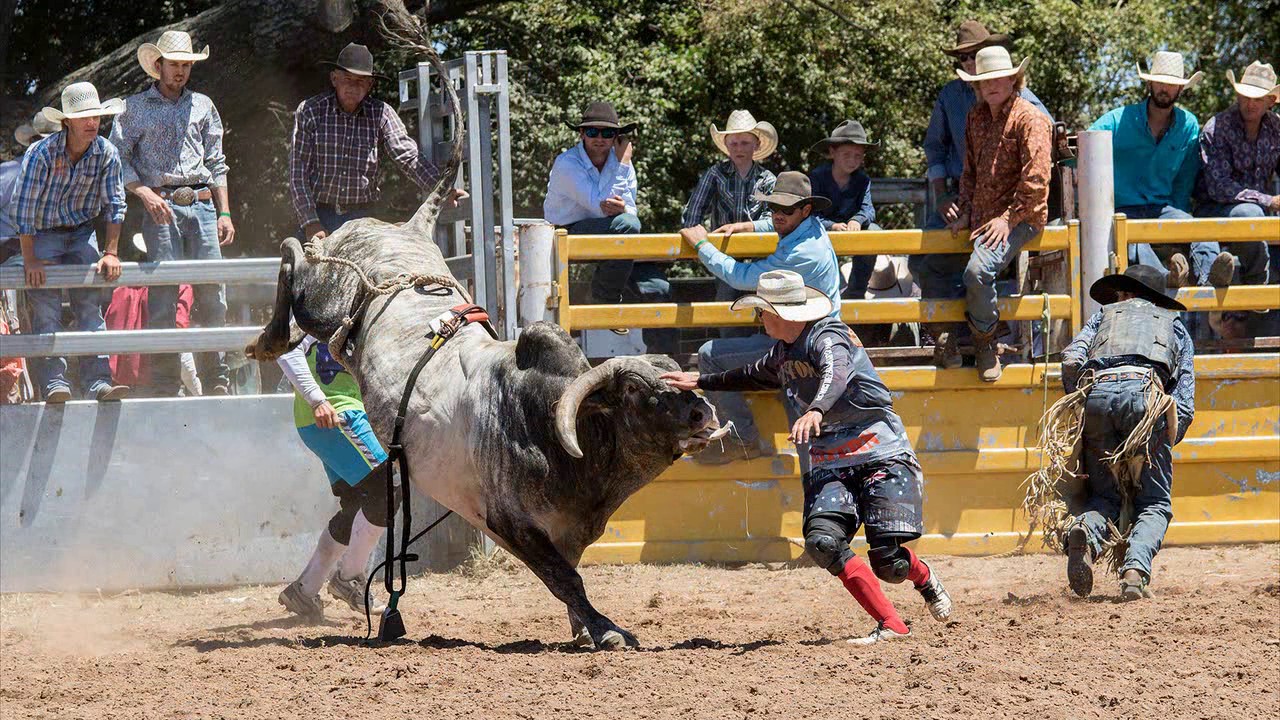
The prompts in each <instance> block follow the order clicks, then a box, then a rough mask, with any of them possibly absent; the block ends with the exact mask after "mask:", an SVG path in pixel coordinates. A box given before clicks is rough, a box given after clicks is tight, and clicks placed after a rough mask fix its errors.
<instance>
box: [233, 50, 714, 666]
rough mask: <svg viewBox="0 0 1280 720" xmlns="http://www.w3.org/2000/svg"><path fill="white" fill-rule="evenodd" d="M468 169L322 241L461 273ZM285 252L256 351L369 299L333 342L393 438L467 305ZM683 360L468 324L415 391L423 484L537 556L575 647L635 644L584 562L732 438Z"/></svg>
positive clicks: (447, 292)
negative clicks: (444, 228) (597, 353)
mask: <svg viewBox="0 0 1280 720" xmlns="http://www.w3.org/2000/svg"><path fill="white" fill-rule="evenodd" d="M429 57H430V56H429ZM441 74H442V75H444V76H446V77H447V75H446V74H444V73H441ZM455 102H456V99H455ZM458 114H460V113H455V117H457V115H458ZM459 163H460V156H459V154H458V153H457V152H455V154H454V157H453V158H452V159H451V160H450V162H449V164H448V165H447V166H446V169H445V172H444V173H443V176H442V178H441V180H440V183H439V184H438V186H437V187H436V189H435V191H434V192H432V193H431V194H430V195H429V196H428V197H427V199H426V201H425V202H424V203H423V204H422V206H421V207H420V208H419V209H418V211H417V213H416V214H415V215H414V217H413V218H412V219H411V220H410V221H408V222H406V223H404V224H403V225H392V224H388V223H385V222H381V221H379V220H375V219H371V218H370V219H363V220H356V221H352V222H348V223H346V224H345V225H343V226H342V228H341V229H339V230H338V231H336V232H334V233H333V234H331V235H329V236H328V237H325V238H323V240H320V241H313V242H320V243H321V244H322V245H321V246H322V249H323V254H324V255H327V256H330V257H333V258H340V259H342V260H346V261H350V262H351V263H353V264H354V266H355V267H358V268H359V269H360V270H362V271H363V272H364V273H365V274H366V275H367V276H368V279H369V280H370V281H371V282H372V283H373V284H375V285H376V284H378V283H381V282H384V281H387V280H392V279H395V278H396V277H397V276H400V275H401V274H402V273H405V274H409V275H435V276H444V277H445V278H452V275H451V274H450V273H449V269H448V267H447V265H446V264H445V262H444V258H443V257H442V255H441V253H440V251H439V249H438V248H437V247H436V245H435V243H434V242H433V241H432V236H433V230H434V228H435V223H436V218H437V216H438V215H439V211H440V208H441V206H442V202H443V198H444V197H445V193H446V192H447V190H448V188H450V187H451V186H452V181H453V178H454V174H455V173H456V172H457V168H458V165H459ZM281 253H282V256H283V257H282V260H281V264H280V275H279V284H278V286H277V289H276V300H275V307H274V311H273V315H272V318H271V320H270V322H269V323H268V324H267V326H266V327H265V328H264V330H263V332H262V333H261V335H259V337H258V338H257V340H256V341H255V342H254V344H253V345H250V346H249V347H248V348H246V353H247V354H248V355H250V356H251V357H254V358H257V359H259V360H270V359H273V358H276V357H278V356H279V355H281V354H282V353H284V352H286V351H287V350H289V349H290V348H292V347H293V346H295V345H297V343H298V342H300V341H301V339H302V335H301V333H300V332H299V331H298V330H297V329H294V328H292V327H291V322H290V317H291V316H292V319H293V321H294V322H296V325H297V328H299V329H300V330H301V331H302V332H305V333H308V334H310V335H312V336H314V337H317V338H320V339H328V338H330V337H331V336H333V334H334V333H335V331H337V330H339V328H342V327H343V321H344V319H345V318H347V317H348V316H349V315H351V314H353V312H354V311H353V309H354V308H358V307H360V306H361V305H362V304H366V303H367V306H366V307H365V308H364V309H363V311H362V312H354V314H356V315H359V317H357V318H355V322H354V324H353V325H352V327H351V329H350V335H349V337H347V338H346V342H345V347H346V352H345V353H344V352H342V351H341V348H333V347H331V351H333V353H334V356H335V357H336V358H337V359H338V360H339V361H340V362H342V363H343V365H345V366H346V367H347V369H348V370H350V372H351V374H352V375H353V376H354V377H355V378H356V379H357V380H358V381H359V383H360V388H361V391H362V392H363V393H364V403H365V408H366V410H367V412H368V415H369V420H370V423H371V424H372V426H373V429H374V431H375V432H376V433H377V435H378V437H379V439H380V440H381V441H382V442H383V443H384V444H385V443H387V441H388V439H389V438H390V437H391V434H392V424H393V420H394V418H395V415H396V412H397V410H398V406H399V403H400V399H401V395H402V393H403V392H404V391H405V384H406V381H407V379H408V375H409V372H410V370H411V369H412V367H413V366H414V364H415V363H416V362H417V361H418V359H419V358H420V357H421V356H422V355H423V352H424V351H425V350H426V349H427V347H428V346H429V344H430V341H429V340H428V339H427V337H426V335H427V330H428V328H427V324H428V323H429V322H430V321H431V320H432V319H434V318H436V317H438V316H440V315H441V314H442V313H443V312H446V311H448V310H449V309H450V308H452V307H455V306H458V305H462V304H466V302H467V301H466V299H465V298H464V296H463V295H462V294H461V293H460V292H459V291H458V290H457V289H456V288H455V287H449V286H448V285H429V286H426V287H417V288H412V289H408V290H404V291H402V292H399V293H398V294H394V295H393V294H387V295H379V294H374V293H372V292H371V290H370V289H369V288H368V287H367V286H366V285H365V283H364V282H363V281H362V280H361V279H360V277H359V275H358V274H357V273H356V272H355V271H353V269H352V268H351V267H349V266H344V265H341V264H336V263H332V262H311V261H309V260H308V259H307V256H306V253H305V252H304V249H303V246H302V244H301V243H300V242H299V241H298V240H296V239H294V238H289V239H287V240H285V241H284V243H282V246H281ZM313 257H314V256H313ZM678 369H679V368H678V367H677V365H676V363H674V362H673V361H672V360H671V359H669V358H666V357H662V356H648V355H646V356H639V357H626V358H614V359H611V360H609V361H607V362H605V363H604V364H602V365H600V366H598V367H596V368H592V367H591V366H590V365H589V364H588V362H587V360H586V357H585V356H584V355H583V354H582V351H581V350H580V349H579V348H578V346H577V345H576V344H575V343H574V341H573V340H572V339H571V338H570V337H569V335H568V333H566V332H565V331H564V330H563V329H561V328H560V327H558V326H556V325H553V324H549V323H544V322H539V323H534V324H533V325H531V326H530V327H527V328H524V330H523V331H522V332H521V334H520V337H519V339H518V340H515V341H508V342H502V341H497V340H494V339H492V338H491V337H490V336H489V335H488V334H487V333H486V331H485V330H484V329H483V328H482V327H481V326H479V325H474V324H470V325H465V326H463V327H462V329H461V330H459V331H458V333H457V334H456V335H454V336H453V338H452V339H450V340H449V341H448V342H446V343H445V344H444V345H443V346H442V347H441V348H440V350H439V351H438V352H437V353H436V354H435V356H434V357H433V358H432V359H431V361H430V363H429V364H428V366H427V367H426V370H425V371H424V372H423V373H422V374H421V375H420V376H419V379H418V381H417V383H416V386H415V387H414V388H413V391H412V397H411V401H410V404H409V410H408V413H407V415H406V421H405V425H404V429H403V433H402V445H403V447H404V452H405V454H406V456H407V457H408V460H409V475H410V477H409V482H412V484H413V487H415V488H417V489H418V491H420V492H421V493H423V494H425V495H428V496H430V497H432V498H434V499H435V500H436V501H437V502H439V503H440V504H442V505H444V506H445V507H448V508H449V509H451V510H453V511H454V512H455V513H457V514H458V515H460V516H462V517H463V518H465V519H466V520H467V521H468V522H470V523H471V524H472V525H474V526H475V527H476V528H478V529H480V530H481V531H482V532H484V533H485V534H486V535H488V536H489V537H491V538H492V539H493V540H494V542H495V543H497V544H498V545H499V546H501V547H502V548H504V549H505V550H507V551H508V552H510V553H511V554H512V555H514V556H515V557H517V558H519V559H520V560H521V562H523V563H524V564H525V565H527V566H528V567H529V569H530V570H532V571H533V572H534V573H535V574H536V575H537V576H538V578H539V579H541V580H542V582H543V583H545V584H546V586H547V589H548V590H550V591H551V593H552V594H553V595H555V596H556V597H557V598H559V599H560V600H561V601H562V602H564V604H565V605H566V606H567V607H568V611H569V622H570V627H571V630H572V631H573V634H574V639H575V641H577V642H579V643H582V644H587V642H588V639H589V640H590V642H592V643H594V644H595V646H596V647H598V648H611V649H612V648H621V647H624V646H626V645H632V646H634V645H636V644H637V642H636V639H635V637H634V636H633V635H631V633H629V632H627V631H626V630H623V629H622V628H620V627H619V626H618V625H616V624H614V622H613V621H611V620H610V619H609V618H607V617H605V616H604V615H603V614H601V613H600V612H599V611H598V610H596V608H595V607H594V606H593V605H592V604H591V601H590V600H588V599H587V594H586V591H585V589H584V588H583V584H582V577H581V576H580V575H579V574H578V572H577V569H576V568H577V565H578V561H579V560H580V558H581V557H582V552H583V550H584V549H586V547H587V546H588V545H590V544H591V543H592V542H594V541H595V540H597V539H598V538H599V537H600V536H601V535H602V534H603V533H604V528H605V523H606V522H607V521H608V520H609V517H610V516H611V515H612V514H613V512H614V511H615V510H617V509H618V507H619V506H620V505H621V504H622V503H623V502H624V501H625V500H626V499H627V498H628V497H630V496H631V495H632V494H634V493H635V492H636V491H637V490H639V489H640V488H642V487H644V486H645V485H646V484H648V483H649V482H650V481H651V480H653V479H654V478H655V477H657V476H658V474H659V473H661V472H662V471H663V470H664V469H666V468H667V467H668V466H669V465H671V464H672V463H673V462H674V461H675V460H677V459H678V458H679V457H680V456H681V455H682V454H684V453H697V452H698V451H700V450H702V449H703V448H704V447H706V445H707V444H708V443H709V442H710V441H711V440H712V439H713V437H718V435H717V434H716V433H717V431H718V430H719V423H718V422H717V420H716V416H715V411H714V410H713V409H712V407H711V406H710V405H709V404H708V403H707V401H706V400H704V399H702V398H701V397H699V396H697V395H695V394H694V393H692V392H689V391H677V390H674V389H672V388H671V387H669V386H668V385H667V384H666V383H665V382H664V381H662V380H659V379H658V376H659V375H660V374H662V373H663V372H666V371H669V370H678Z"/></svg>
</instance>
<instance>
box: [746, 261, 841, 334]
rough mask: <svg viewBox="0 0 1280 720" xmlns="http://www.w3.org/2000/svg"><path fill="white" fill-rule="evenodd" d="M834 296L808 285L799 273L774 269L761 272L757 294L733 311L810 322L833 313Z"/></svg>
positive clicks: (749, 297) (750, 296) (747, 298)
mask: <svg viewBox="0 0 1280 720" xmlns="http://www.w3.org/2000/svg"><path fill="white" fill-rule="evenodd" d="M832 307H833V306H832V304H831V298H829V297H827V296H826V294H825V293H823V292H822V291H821V290H818V289H816V288H811V287H809V286H807V285H805V284H804V278H802V277H800V274H799V273H795V272H792V271H790V270H770V271H768V272H765V273H762V274H761V275H760V282H759V284H758V285H757V287H756V294H755V295H744V296H743V297H740V298H738V299H737V300H735V301H734V302H733V305H730V306H729V309H730V310H763V311H764V312H770V313H773V314H774V315H777V316H778V317H780V318H782V319H783V320H791V321H793V322H809V321H811V320H818V319H820V318H824V317H826V316H828V315H830V314H831V310H832Z"/></svg>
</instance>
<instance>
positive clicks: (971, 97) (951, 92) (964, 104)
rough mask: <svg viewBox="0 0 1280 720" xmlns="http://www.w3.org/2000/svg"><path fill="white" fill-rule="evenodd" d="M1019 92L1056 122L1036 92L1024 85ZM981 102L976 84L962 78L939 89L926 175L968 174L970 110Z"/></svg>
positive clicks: (928, 134) (931, 121) (928, 138)
mask: <svg viewBox="0 0 1280 720" xmlns="http://www.w3.org/2000/svg"><path fill="white" fill-rule="evenodd" d="M1018 94H1019V95H1020V96H1021V97H1022V99H1024V100H1026V101H1027V102H1029V103H1031V104H1032V105H1035V106H1036V109H1037V110H1039V111H1040V112H1042V113H1044V114H1045V117H1047V118H1049V122H1050V123H1051V124H1052V123H1053V116H1052V115H1050V114H1049V111H1048V110H1047V109H1045V106H1044V103H1042V102H1040V98H1038V97H1036V95H1035V93H1033V92H1031V91H1030V90H1028V89H1026V88H1023V89H1022V92H1020V93H1018ZM977 102H978V95H977V93H975V92H974V91H973V86H972V85H970V84H969V83H967V82H965V81H963V80H961V79H960V78H956V79H955V80H952V81H951V82H949V83H947V84H946V85H943V86H942V90H940V91H939V92H938V99H937V100H936V101H934V103H933V115H931V116H930V117H929V128H928V129H927V130H925V133H924V158H925V162H926V163H927V164H928V166H929V170H928V172H927V173H926V177H928V178H929V179H930V180H937V179H939V178H954V179H956V180H959V179H960V176H961V175H962V174H964V154H965V148H964V130H965V126H966V125H967V123H968V122H969V120H968V118H969V111H970V110H971V109H973V106H974V104H976V103H977Z"/></svg>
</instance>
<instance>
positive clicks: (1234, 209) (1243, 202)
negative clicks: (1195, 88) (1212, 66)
mask: <svg viewBox="0 0 1280 720" xmlns="http://www.w3.org/2000/svg"><path fill="white" fill-rule="evenodd" d="M1227 80H1228V81H1230V82H1231V85H1232V86H1233V87H1234V89H1235V92H1236V102H1235V105H1233V106H1231V107H1230V108H1228V109H1227V110H1224V111H1223V112H1220V113H1218V114H1217V115H1215V116H1213V117H1212V118H1210V119H1209V122H1207V123H1205V124H1204V129H1203V130H1201V132H1200V161H1201V163H1203V165H1204V170H1203V172H1201V174H1200V182H1199V185H1198V192H1197V196H1198V199H1199V204H1198V207H1197V209H1196V215H1198V216H1200V217H1232V218H1259V217H1263V216H1265V215H1267V214H1268V213H1270V214H1272V215H1276V214H1280V195H1272V194H1271V193H1269V192H1267V190H1268V189H1269V188H1270V187H1271V181H1272V178H1273V177H1274V176H1275V175H1276V173H1277V172H1280V116H1277V115H1276V114H1275V113H1273V112H1271V108H1272V106H1274V105H1275V104H1276V102H1277V98H1280V85H1277V84H1276V72H1275V70H1273V69H1272V68H1271V66H1270V65H1264V64H1263V63H1260V62H1255V63H1253V64H1252V65H1250V66H1249V67H1247V68H1245V71H1244V74H1243V75H1241V76H1240V82H1236V79H1235V77H1234V76H1233V75H1232V73H1231V71H1230V70H1228V71H1227ZM1205 245H1209V246H1215V247H1216V246H1217V245H1218V243H1205ZM1222 249H1223V251H1224V252H1223V254H1225V255H1226V256H1227V258H1229V259H1231V263H1230V264H1227V262H1226V261H1223V262H1215V263H1214V264H1213V266H1212V269H1213V270H1215V271H1217V274H1215V273H1214V272H1210V273H1209V275H1208V277H1207V278H1205V279H1206V280H1207V281H1208V284H1210V285H1213V286H1214V287H1226V286H1227V285H1230V284H1231V283H1232V281H1233V276H1234V275H1235V274H1236V273H1239V275H1240V280H1242V281H1243V282H1244V283H1245V284H1247V285H1265V284H1266V283H1267V265H1268V263H1269V259H1270V258H1269V253H1268V249H1267V243H1266V241H1263V240H1258V241H1256V242H1233V243H1230V244H1223V245H1222ZM1237 264H1238V267H1237ZM1273 280H1274V278H1273ZM1201 284H1204V283H1203V282H1202V283H1201Z"/></svg>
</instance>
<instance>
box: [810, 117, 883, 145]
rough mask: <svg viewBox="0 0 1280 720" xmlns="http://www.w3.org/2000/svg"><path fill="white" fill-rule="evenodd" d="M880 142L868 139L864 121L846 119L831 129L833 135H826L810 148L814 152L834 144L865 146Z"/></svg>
mask: <svg viewBox="0 0 1280 720" xmlns="http://www.w3.org/2000/svg"><path fill="white" fill-rule="evenodd" d="M879 144H880V142H879V141H876V142H871V141H870V140H868V139H867V131H866V130H863V129H862V123H860V122H858V121H857V120H845V121H844V122H842V123H840V124H839V125H837V126H836V129H835V130H832V131H831V137H825V138H823V139H821V140H819V141H818V142H816V143H814V144H813V145H812V146H811V147H810V148H809V150H811V151H812V152H822V151H823V150H826V149H827V148H828V147H830V146H832V145H862V146H863V147H875V146H877V145H879Z"/></svg>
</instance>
